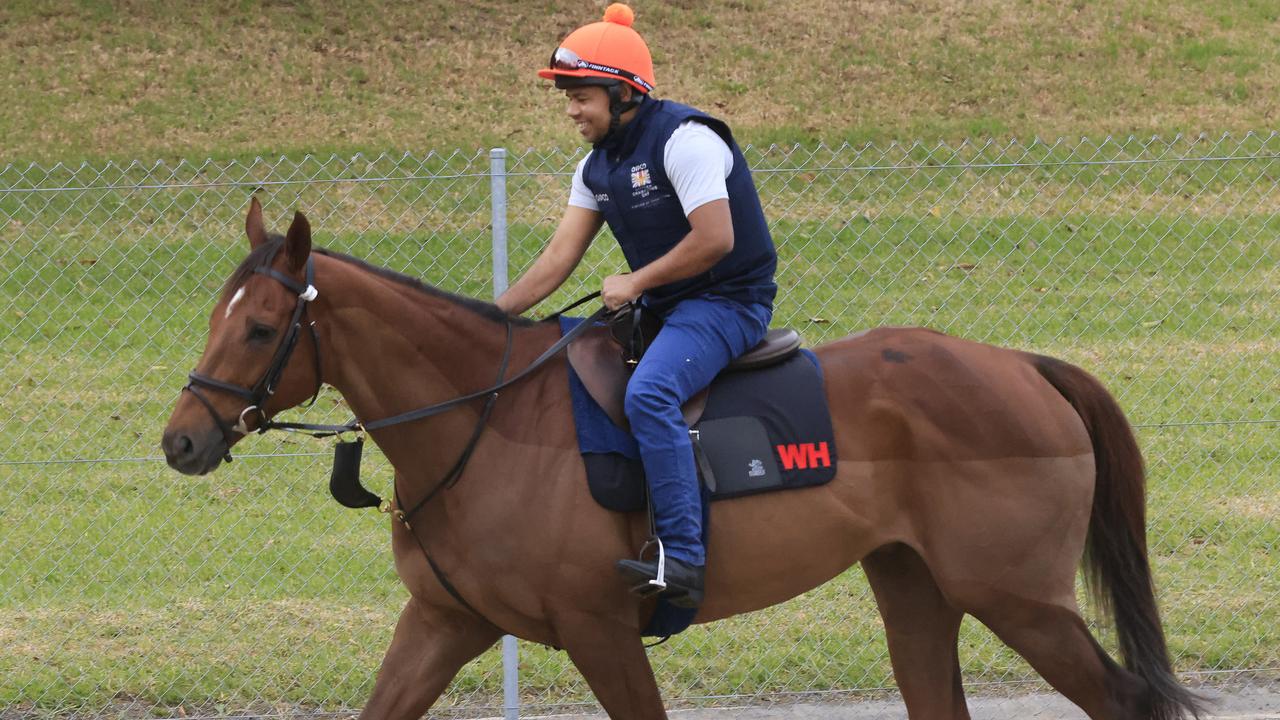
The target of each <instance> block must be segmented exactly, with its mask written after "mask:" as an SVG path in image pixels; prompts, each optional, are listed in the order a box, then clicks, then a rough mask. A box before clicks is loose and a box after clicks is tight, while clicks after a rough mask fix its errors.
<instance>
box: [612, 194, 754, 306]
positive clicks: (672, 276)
mask: <svg viewBox="0 0 1280 720" xmlns="http://www.w3.org/2000/svg"><path fill="white" fill-rule="evenodd" d="M688 217H689V225H690V227H691V228H692V229H691V230H690V231H689V234H688V235H685V236H684V239H683V240H681V241H680V242H679V243H677V244H676V246H675V247H673V248H671V249H670V250H668V251H667V254H666V255H663V256H662V257H660V258H658V259H657V260H654V261H653V262H651V263H649V264H648V265H645V266H644V267H642V268H640V269H639V270H637V271H635V272H634V273H632V274H631V280H632V282H633V283H635V288H636V290H638V291H639V292H644V291H645V290H648V289H650V288H655V287H658V286H660V285H666V284H667V283H673V282H675V281H677V280H684V279H685V278H691V277H693V276H694V275H699V274H701V273H704V272H706V271H708V270H710V269H711V268H712V266H714V265H715V264H716V263H717V262H719V261H720V258H723V257H724V256H725V255H728V254H729V251H730V250H733V220H732V219H731V217H730V215H729V201H728V200H712V201H711V202H708V203H704V204H702V205H699V206H698V208H697V209H696V210H694V211H693V212H691V213H689V216H688Z"/></svg>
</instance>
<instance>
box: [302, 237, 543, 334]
mask: <svg viewBox="0 0 1280 720" xmlns="http://www.w3.org/2000/svg"><path fill="white" fill-rule="evenodd" d="M311 252H313V253H318V254H320V255H324V256H325V257H331V258H333V259H335V260H341V261H342V262H345V263H349V264H351V265H355V266H356V267H358V268H360V269H361V270H365V271H367V272H370V273H373V274H374V275H376V276H378V277H380V278H384V279H386V280H390V281H391V282H394V283H396V284H397V285H404V286H405V287H408V288H413V289H414V290H417V291H418V292H420V293H423V294H424V295H428V296H430V297H433V298H439V299H441V300H446V301H448V302H451V303H453V304H454V305H460V306H462V307H464V308H466V309H467V310H470V311H471V312H474V313H476V314H478V315H480V316H481V317H484V318H487V319H489V320H492V321H494V322H497V323H502V322H506V321H507V320H510V321H511V323H512V324H513V325H534V324H535V323H534V322H533V321H532V320H529V319H527V318H522V317H517V316H514V315H508V314H507V313H506V311H504V310H503V309H502V308H500V307H498V306H497V305H494V304H493V303H491V302H485V301H484V300H477V299H476V298H472V297H467V296H466V295H459V294H457V293H451V292H448V291H446V290H441V289H440V288H438V287H435V286H433V285H428V284H427V283H424V282H422V281H421V280H419V279H418V278H416V277H413V276H411V275H405V274H404V273H399V272H396V271H395V270H388V269H387V268H384V267H379V266H377V265H371V264H369V263H367V262H365V261H364V260H361V259H360V258H358V257H352V256H350V255H348V254H346V253H341V252H338V251H336V250H327V249H325V248H312V249H311Z"/></svg>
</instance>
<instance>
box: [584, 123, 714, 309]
mask: <svg viewBox="0 0 1280 720" xmlns="http://www.w3.org/2000/svg"><path fill="white" fill-rule="evenodd" d="M733 162H734V161H733V153H732V152H731V151H730V150H729V146H728V144H726V143H725V141H724V140H723V139H721V138H720V136H719V135H717V134H716V133H715V131H714V130H712V129H711V128H709V127H707V126H706V125H703V124H702V123H699V122H696V121H693V122H688V123H685V124H684V125H681V126H680V128H678V129H677V130H676V132H675V133H673V134H672V136H671V139H670V140H669V141H668V142H667V146H666V148H664V154H663V163H664V164H665V165H666V173H667V178H668V179H669V180H670V181H671V184H672V186H673V188H674V189H675V192H676V196H677V197H678V198H679V200H680V205H681V207H682V208H683V209H684V212H685V216H686V217H687V218H688V219H689V226H690V228H691V230H690V232H689V233H688V234H687V235H685V236H684V238H683V239H681V241H680V242H679V243H677V244H676V245H675V247H673V248H671V250H669V251H667V254H666V255H663V256H662V257H660V258H658V259H657V260H654V261H653V262H651V263H649V264H648V265H646V266H644V267H643V268H640V269H639V270H637V271H636V272H634V273H631V274H629V275H615V276H611V277H608V278H606V279H605V284H604V295H605V304H606V305H609V306H610V307H617V306H618V305H621V304H622V303H623V302H626V301H628V300H633V299H635V298H636V297H638V296H639V295H640V294H641V293H643V292H644V291H646V290H648V289H650V288H655V287H658V286H660V285H666V284H667V283H672V282H675V281H677V280H684V279H685V278H690V277H693V276H695V275H698V274H700V273H704V272H706V271H707V270H710V269H711V268H712V267H713V266H714V265H715V264H716V263H717V262H719V261H720V259H721V258H723V257H724V256H725V255H728V254H729V252H730V251H731V250H733V220H732V217H731V215H730V213H729V200H728V197H729V193H728V189H727V187H726V185H725V178H727V177H728V175H729V173H730V172H731V171H732V170H733Z"/></svg>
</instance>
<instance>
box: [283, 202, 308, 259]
mask: <svg viewBox="0 0 1280 720" xmlns="http://www.w3.org/2000/svg"><path fill="white" fill-rule="evenodd" d="M310 255H311V223H309V222H307V216H306V215H303V214H302V213H300V212H296V211H295V212H294V213H293V222H292V223H291V224H290V225H289V233H288V234H287V235H285V236H284V257H285V262H287V263H288V265H289V269H290V270H292V271H294V272H297V271H298V270H301V269H302V266H303V265H305V264H306V262H307V257H308V256H310Z"/></svg>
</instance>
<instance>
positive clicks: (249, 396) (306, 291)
mask: <svg viewBox="0 0 1280 720" xmlns="http://www.w3.org/2000/svg"><path fill="white" fill-rule="evenodd" d="M276 252H279V249H277V250H276ZM275 255H276V253H274V252H273V253H272V254H271V255H270V256H268V257H267V259H266V262H264V263H263V264H262V265H260V266H258V267H256V268H254V270H253V271H254V272H255V273H258V274H259V275H266V276H267V277H270V278H274V279H275V280H277V281H278V282H279V283H280V284H282V285H284V286H285V287H286V288H288V289H289V290H291V291H293V292H294V293H296V294H297V296H298V302H297V304H296V305H294V307H293V318H292V319H291V320H290V321H289V327H288V329H287V330H285V335H284V338H282V339H281V341H280V344H279V345H278V346H276V352H275V354H274V355H273V356H272V358H271V364H270V365H269V366H267V370H266V372H265V373H263V375H262V379H261V380H259V381H258V382H257V383H256V384H254V386H253V387H251V388H250V387H244V386H243V385H236V384H235V383H230V382H226V381H223V380H217V379H215V378H211V377H209V376H207V375H202V374H200V373H198V372H195V371H192V372H190V373H189V374H188V375H187V379H188V382H187V385H186V387H184V388H182V389H183V390H186V391H188V392H190V393H191V394H192V395H194V396H195V398H196V399H197V400H199V401H200V404H201V405H204V408H205V410H208V411H209V415H210V417H212V418H213V421H214V423H216V424H217V426H218V429H219V430H221V431H222V438H223V440H225V441H226V443H227V453H226V455H224V456H223V458H222V459H223V460H225V461H226V462H231V444H232V443H233V442H235V440H236V439H237V437H236V436H235V435H233V433H238V434H239V435H248V434H249V433H250V432H253V430H251V429H250V428H249V426H248V423H247V422H246V418H248V416H249V415H250V413H256V414H257V423H256V424H257V428H256V429H257V432H259V433H264V432H266V431H267V429H268V428H269V427H270V424H271V423H270V418H268V417H267V414H266V411H264V410H263V405H264V404H265V403H266V401H267V399H268V398H270V397H271V396H272V395H274V394H275V391H276V385H277V384H278V383H279V382H280V376H281V375H282V374H284V368H285V366H286V365H288V364H289V358H290V357H292V356H293V350H294V348H295V347H297V345H298V336H299V335H300V334H301V332H302V323H303V321H304V320H305V318H306V314H307V303H309V302H311V301H312V300H315V299H316V296H317V295H318V293H317V292H316V288H315V285H314V284H313V282H314V280H315V266H314V265H313V263H312V260H311V257H310V256H308V257H307V268H306V279H307V280H306V284H305V285H303V284H299V283H298V281H297V280H294V279H293V278H291V277H289V276H288V275H285V274H283V273H281V272H279V271H277V270H274V269H272V267H271V262H272V261H273V260H274V259H275ZM307 327H308V328H309V329H310V330H311V340H312V345H314V347H315V369H316V391H315V393H314V394H312V396H311V402H310V403H308V407H310V406H311V405H314V404H315V401H316V398H317V397H318V396H319V395H320V385H321V381H320V337H319V335H318V334H317V333H316V325H315V323H314V322H311V323H307ZM200 388H206V389H209V390H221V391H223V392H227V393H231V394H232V395H236V396H239V397H241V398H244V399H245V400H247V401H248V402H249V404H248V405H247V406H246V407H245V409H244V410H241V411H240V416H239V418H238V419H237V420H236V424H235V425H229V424H228V423H227V422H226V421H225V420H223V419H222V417H221V416H219V415H218V413H217V411H216V410H214V409H213V403H211V402H209V399H208V398H206V397H205V395H204V393H203V392H201V391H200Z"/></svg>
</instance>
